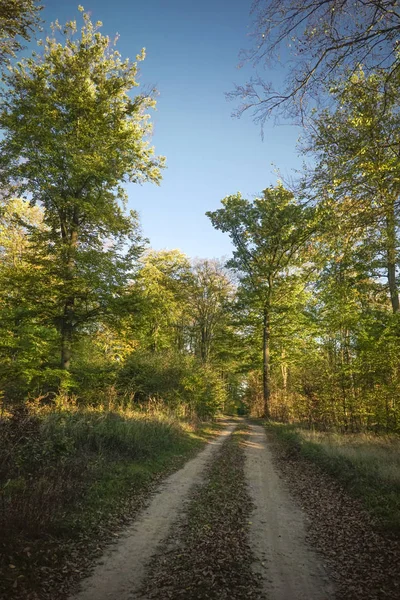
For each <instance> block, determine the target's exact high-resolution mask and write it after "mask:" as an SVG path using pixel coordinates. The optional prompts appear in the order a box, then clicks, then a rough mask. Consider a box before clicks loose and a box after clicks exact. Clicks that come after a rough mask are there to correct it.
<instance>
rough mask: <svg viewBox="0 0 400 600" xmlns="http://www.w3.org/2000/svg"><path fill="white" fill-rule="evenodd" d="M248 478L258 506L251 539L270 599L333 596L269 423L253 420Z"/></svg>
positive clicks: (308, 599) (322, 599) (316, 599)
mask: <svg viewBox="0 0 400 600" xmlns="http://www.w3.org/2000/svg"><path fill="white" fill-rule="evenodd" d="M245 444H246V458H247V469H246V476H247V483H248V486H249V490H250V496H251V498H252V500H253V503H254V510H253V514H252V517H251V523H250V539H251V542H252V547H253V552H254V553H255V555H256V556H257V558H258V561H259V562H258V564H257V565H255V568H256V569H257V571H258V572H259V573H260V574H261V576H262V578H263V582H264V589H265V593H266V596H267V598H268V600H328V599H331V598H333V596H334V594H333V588H332V585H331V584H330V583H329V580H328V577H327V574H326V572H325V570H324V567H323V565H322V563H321V561H320V559H319V557H318V556H317V555H316V554H315V553H314V552H313V550H312V549H311V548H309V547H308V546H307V544H306V542H305V527H304V517H303V513H302V512H301V510H300V509H299V508H298V507H297V506H296V504H295V503H294V502H293V500H292V499H291V497H290V496H289V494H288V492H287V490H286V487H285V486H284V484H283V483H282V480H281V479H280V478H279V476H278V474H277V472H276V470H275V468H274V466H273V464H272V460H271V453H270V450H269V448H268V442H267V438H266V435H265V429H264V427H261V426H260V425H251V433H250V435H249V439H248V441H247V442H246V443H245Z"/></svg>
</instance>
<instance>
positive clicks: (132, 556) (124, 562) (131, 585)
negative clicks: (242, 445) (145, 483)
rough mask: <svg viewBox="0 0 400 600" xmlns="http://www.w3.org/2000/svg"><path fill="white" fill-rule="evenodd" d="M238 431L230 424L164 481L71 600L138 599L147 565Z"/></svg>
mask: <svg viewBox="0 0 400 600" xmlns="http://www.w3.org/2000/svg"><path fill="white" fill-rule="evenodd" d="M234 428H235V425H234V424H228V426H227V428H226V429H225V430H224V431H223V433H221V434H220V435H219V436H218V437H217V438H215V439H214V440H212V441H210V442H208V444H207V446H206V448H205V449H204V450H203V451H202V452H201V453H200V454H198V455H197V456H196V457H195V458H194V459H192V460H190V461H189V462H187V463H186V465H185V466H184V467H183V468H182V469H180V470H179V471H177V472H176V473H174V474H173V475H171V476H170V477H168V478H167V479H166V480H165V481H164V483H163V484H162V485H161V486H160V487H159V489H158V491H157V493H156V495H155V496H154V497H153V499H152V501H151V502H150V504H149V506H148V507H147V508H146V509H145V510H144V511H143V512H142V513H141V514H140V515H139V516H138V518H137V519H136V520H135V522H134V523H133V524H132V526H131V527H129V529H128V530H127V531H126V532H125V534H124V536H123V537H122V538H120V540H119V542H118V544H116V545H115V546H112V547H110V548H109V550H108V551H107V552H106V554H105V555H104V556H103V558H102V560H101V561H100V562H99V563H98V565H97V566H96V567H95V569H94V571H93V574H92V575H91V576H90V577H88V578H87V579H85V580H84V581H83V582H82V585H81V590H80V591H79V592H78V593H77V594H76V595H74V596H72V597H71V599H70V600H133V599H134V598H136V597H137V595H136V592H137V590H138V588H139V586H140V584H141V582H142V579H143V576H144V572H145V567H146V565H147V564H148V563H149V561H150V559H151V557H152V556H153V555H154V554H155V552H156V549H157V546H158V545H159V544H160V543H161V542H162V541H163V540H164V539H165V537H166V536H167V534H168V531H169V530H170V528H171V526H172V525H173V523H174V522H175V521H176V519H177V518H178V517H179V515H180V514H181V513H182V511H183V505H184V502H185V499H186V498H187V496H188V493H189V491H190V489H191V488H192V486H194V485H196V484H198V483H200V482H201V478H202V474H203V471H204V469H205V467H206V466H207V464H208V463H209V461H210V460H211V458H212V455H213V454H214V453H215V451H216V450H217V449H218V448H219V447H220V446H221V444H222V443H223V442H224V440H225V439H226V438H227V436H229V435H230V434H231V433H232V431H233V429H234Z"/></svg>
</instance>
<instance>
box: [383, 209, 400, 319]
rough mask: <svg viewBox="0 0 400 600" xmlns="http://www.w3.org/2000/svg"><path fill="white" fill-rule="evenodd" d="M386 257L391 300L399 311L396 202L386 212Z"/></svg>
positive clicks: (396, 311) (393, 308) (393, 307)
mask: <svg viewBox="0 0 400 600" xmlns="http://www.w3.org/2000/svg"><path fill="white" fill-rule="evenodd" d="M386 257H387V278H388V283H389V292H390V301H391V303H392V310H393V313H398V312H399V311H400V302H399V290H398V287H397V282H396V220H395V214H394V203H391V205H390V206H389V208H388V211H387V213H386Z"/></svg>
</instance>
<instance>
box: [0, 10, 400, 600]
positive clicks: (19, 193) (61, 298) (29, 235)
mask: <svg viewBox="0 0 400 600" xmlns="http://www.w3.org/2000/svg"><path fill="white" fill-rule="evenodd" d="M1 4H2V6H1V8H0V64H1V69H2V85H1V88H0V129H1V132H2V136H1V139H0V180H1V184H0V185H1V198H0V203H1V204H0V285H1V294H0V404H1V409H0V412H1V415H0V436H1V437H0V454H1V460H0V479H1V481H2V485H3V489H2V492H1V502H2V504H1V508H0V515H1V517H0V522H1V524H2V527H4V528H5V531H8V534H9V535H8V537H7V536H6V537H7V542H6V547H7V553H8V556H12V557H13V556H14V557H15V553H18V552H20V550H21V544H22V543H23V542H22V541H21V539H22V538H21V536H22V534H21V523H24V522H25V523H27V522H29V526H28V529H30V532H29V535H30V536H32V539H33V538H35V535H36V533H35V532H37V531H38V529H41V528H42V527H44V526H45V527H47V528H50V530H51V532H52V534H51V535H53V536H57V535H61V533H60V531H62V530H63V527H65V522H64V521H63V519H64V520H65V519H67V522H70V523H72V521H73V517H72V516H71V515H69V516H68V510H69V509H68V505H69V504H71V505H74V503H76V502H77V498H78V497H81V496H80V494H82V489H83V487H84V485H87V481H89V482H93V481H97V484H96V485H98V486H100V487H98V488H96V490H97V491H96V494H97V495H96V494H95V496H96V499H93V498H94V497H95V496H93V498H92V500H90V501H91V502H92V505H91V507H92V508H91V509H90V510H91V512H92V513H93V515H94V514H95V513H96V514H97V515H98V516H97V517H95V516H93V518H92V520H90V523H89V522H86V521H85V522H79V528H80V530H81V531H86V529H87V530H88V531H89V530H91V528H93V527H94V526H96V527H97V526H99V523H100V520H101V515H102V514H103V513H102V512H101V511H103V510H108V509H107V508H104V506H103V504H101V506H100V505H99V506H98V505H97V504H96V503H98V502H100V500H99V497H100V496H101V495H102V494H103V496H104V498H105V500H104V502H105V503H106V504H107V502H109V503H114V502H116V500H115V497H116V495H117V494H122V492H123V491H124V490H125V489H127V488H128V487H129V485H130V484H129V483H128V479H129V469H130V468H131V467H130V466H129V464H128V462H127V461H128V459H131V458H134V459H135V460H137V459H140V457H145V458H146V460H150V463H149V464H150V466H149V465H147V466H146V469H147V471H146V473H144V472H143V473H142V474H141V476H140V477H141V479H140V477H139V475H137V473H136V475H133V474H132V473H131V476H132V477H133V476H135V477H138V478H139V479H140V481H141V483H140V485H144V484H143V481H144V480H145V479H146V477H148V478H149V477H150V475H151V476H153V475H154V474H155V473H156V472H157V473H159V472H162V471H163V469H164V468H165V464H166V462H168V461H171V460H175V461H176V460H177V456H178V455H179V456H181V457H182V456H184V455H185V456H189V454H190V453H193V452H194V450H196V448H197V449H198V447H199V445H200V440H204V439H206V438H207V437H208V436H210V435H213V434H214V433H215V431H214V430H215V428H216V427H218V425H217V424H215V419H216V417H219V416H220V415H221V414H228V415H239V416H243V415H245V416H248V417H262V418H263V419H267V420H270V421H272V422H279V423H284V424H295V425H296V426H301V427H304V428H307V429H309V430H311V431H314V432H321V435H325V434H326V433H332V432H336V433H340V434H349V435H350V434H362V433H364V434H368V435H369V434H371V435H375V434H381V435H383V434H384V435H387V434H393V435H394V434H398V433H399V431H400V401H399V396H400V299H399V262H400V254H399V194H400V156H399V148H400V137H399V136H400V111H399V103H400V91H399V90H400V71H399V69H398V64H399V63H398V61H399V45H398V43H396V44H394V49H392V50H390V52H388V54H387V55H386V56H385V57H384V58H382V60H380V59H379V58H377V59H376V57H375V55H372V54H371V52H372V51H371V52H370V49H369V46H367V44H368V43H371V44H372V43H374V40H376V39H379V41H380V42H381V45H382V47H383V48H384V49H385V48H386V46H385V44H386V45H388V44H389V45H390V43H391V41H392V40H393V36H392V37H390V36H391V35H392V34H390V35H389V34H388V33H387V31H389V29H390V27H389V25H390V23H391V21H390V23H389V24H387V28H386V29H385V28H384V27H383V26H382V28H381V29H379V30H378V33H377V32H376V30H373V31H375V34H376V36H377V37H373V36H372V37H371V38H370V39H368V38H367V37H366V36H363V35H362V31H361V29H359V30H358V33H357V35H358V38H355V41H354V40H353V45H352V46H351V45H350V44H348V45H347V47H350V48H351V49H353V50H354V56H351V58H352V62H351V61H349V60H348V59H349V54H346V55H345V54H343V55H340V56H338V55H337V54H334V55H333V56H332V57H331V56H330V55H329V54H328V52H326V53H324V54H323V55H322V56H323V60H322V59H321V61H322V62H321V63H312V62H311V63H308V65H309V69H310V70H309V71H308V72H307V70H305V71H302V72H303V74H304V73H305V74H304V79H303V80H302V81H301V82H300V83H299V86H298V88H297V89H294V88H293V85H292V87H290V85H291V84H290V82H289V87H290V90H292V92H291V93H290V94H289V93H287V92H285V91H284V90H283V91H282V94H281V95H278V94H274V93H273V92H272V91H270V90H271V88H270V87H268V84H267V83H266V82H263V81H255V80H253V83H250V84H248V86H247V87H237V89H236V90H234V91H233V92H231V94H230V95H231V96H232V97H236V98H238V97H240V98H242V99H243V104H242V105H241V107H240V108H239V112H242V113H246V112H249V111H253V116H254V118H255V120H256V122H257V123H258V125H259V126H261V127H263V123H265V121H266V120H267V119H268V118H269V116H270V114H275V113H274V111H275V112H276V111H279V110H280V111H286V114H290V115H291V117H292V118H293V120H295V121H296V122H297V123H299V122H300V123H301V124H302V135H301V140H300V142H299V146H298V152H299V153H300V155H301V156H302V157H303V158H304V168H303V170H302V171H301V172H299V173H296V174H295V176H294V177H293V178H292V179H291V180H290V181H288V180H285V178H284V177H283V178H281V179H279V180H278V181H277V182H276V184H275V185H274V186H271V185H268V184H267V183H266V187H265V189H263V190H257V189H254V190H253V194H254V196H250V197H245V196H244V195H243V194H242V193H240V192H237V193H234V194H229V190H227V194H228V195H226V197H225V198H223V199H221V204H220V208H218V209H217V210H213V211H208V212H207V217H208V218H209V221H210V223H211V225H212V226H213V227H214V228H215V229H216V230H219V231H220V232H223V233H224V234H225V235H226V236H229V238H230V240H231V242H232V247H233V252H232V256H231V257H228V259H227V260H224V259H216V258H215V259H212V258H191V257H190V256H187V255H186V254H184V253H183V252H181V251H180V250H179V249H175V250H169V249H168V250H167V249H165V250H155V249H153V248H152V247H151V240H150V241H149V240H148V239H147V238H146V232H145V231H143V230H142V227H141V224H140V219H139V215H138V213H137V212H135V210H128V209H127V203H128V196H127V193H126V189H125V188H126V184H127V182H130V183H134V184H138V185H140V184H143V183H151V184H154V185H161V186H162V177H163V172H164V168H165V167H166V165H167V159H168V157H166V158H165V157H163V156H159V155H158V154H157V152H156V149H155V148H153V146H152V140H151V136H152V122H151V119H152V114H153V113H152V111H153V110H154V109H155V107H156V93H155V91H152V90H145V89H142V88H141V87H140V85H139V80H140V77H139V73H140V71H141V70H144V71H145V69H146V55H145V51H144V50H140V49H138V54H137V56H136V58H135V59H134V60H133V61H132V60H131V59H130V58H126V57H125V56H121V55H120V53H119V52H118V50H117V47H118V44H117V45H115V44H114V43H113V41H112V40H111V38H110V37H109V36H108V35H106V34H105V33H103V31H102V23H101V22H96V21H93V20H92V16H91V14H89V13H88V12H85V10H84V9H83V8H82V7H79V14H78V16H77V17H76V20H75V17H74V14H76V9H74V11H72V10H71V13H72V14H71V18H72V20H71V21H69V22H67V23H66V24H60V23H58V22H55V23H54V24H53V25H52V31H51V33H50V34H49V35H48V36H47V37H45V38H44V39H43V40H41V41H39V46H38V49H37V50H36V51H34V52H33V53H31V54H29V53H26V52H25V53H24V52H22V49H23V46H24V45H26V43H28V41H29V40H30V39H31V38H32V37H38V38H40V20H41V7H40V6H39V5H38V4H37V3H36V2H35V1H33V0H5V1H3V2H2V3H1ZM278 4H279V3H278ZM283 4H284V5H285V6H286V5H290V6H289V8H288V11H289V12H288V13H287V14H288V15H289V16H290V18H291V19H292V20H293V19H295V18H299V19H300V18H301V15H300V13H299V15H298V16H297V17H296V14H295V13H293V3H291V2H288V3H286V2H285V3H283ZM298 4H299V5H301V4H302V3H298ZM311 4H313V5H315V7H317V6H320V5H322V4H324V3H318V2H315V3H311ZM336 4H338V3H336V2H329V3H328V5H329V6H331V5H332V6H334V7H335V6H336ZM344 4H346V3H344ZM367 4H368V3H367ZM370 4H374V6H375V5H376V3H370ZM378 4H379V5H382V6H383V5H385V6H386V4H387V3H385V2H382V3H378ZM264 5H268V7H269V8H268V10H269V11H273V10H276V11H278V10H279V9H278V7H277V5H276V4H275V2H267V3H264V2H261V1H260V2H255V9H254V10H255V11H256V12H255V13H254V12H253V16H254V15H255V17H254V18H255V19H256V24H257V23H258V25H259V27H260V29H259V31H258V32H256V35H261V33H260V32H261V30H262V31H265V29H263V27H264V25H265V23H266V22H268V15H271V14H272V13H268V14H267V12H266V11H267V9H266V8H265V6H264ZM299 10H300V9H299ZM316 10H318V9H317V8H316ZM332 10H334V8H332ZM257 11H258V12H257ZM291 11H292V12H291ZM274 14H275V15H276V14H277V13H274ZM96 16H97V15H96ZM286 16H287V15H286ZM364 16H365V15H364ZM392 17H393V15H392ZM392 17H390V18H392ZM394 18H395V17H393V19H394ZM257 19H258V21H257ZM388 19H389V17H388ZM388 22H389V21H388ZM396 23H397V25H396V27H397V29H396V27H395V26H393V27H392V29H390V31H392V30H393V31H395V32H396V31H397V33H398V29H399V24H398V15H397V21H396ZM375 25H377V22H374V23H373V24H372V25H371V27H375ZM281 26H282V27H285V18H284V16H282V22H281ZM331 26H332V29H331V30H330V33H332V32H336V33H337V32H338V31H339V30H338V29H336V25H335V24H331ZM375 34H374V35H375ZM262 35H264V34H262ZM268 35H270V37H269V40H270V44H271V47H270V48H268V49H266V50H265V48H264V47H263V46H262V44H263V43H264V42H261V43H260V44H259V45H258V46H257V44H258V41H257V37H256V40H255V50H253V55H252V57H251V59H252V60H253V61H257V60H263V59H264V56H265V53H266V52H267V51H269V50H271V52H272V51H273V50H274V49H275V50H276V44H278V43H280V42H281V41H282V39H283V37H282V36H283V35H284V31H283V30H279V31H277V32H275V35H276V36H277V38H276V39H275V38H273V37H271V36H273V35H274V32H269V33H268ZM268 35H267V37H268ZM332 35H333V33H332ZM393 35H394V34H393ZM321 40H322V41H321ZM382 40H383V41H382ZM339 42H340V40H339ZM296 43H299V44H300V43H301V44H303V47H304V48H305V51H307V49H308V50H309V49H310V47H311V46H312V45H313V44H315V50H314V56H318V52H320V50H321V46H320V45H318V44H322V43H323V34H322V33H321V31H319V30H318V27H317V28H316V29H315V30H314V32H313V30H312V29H311V25H310V26H309V28H308V29H307V30H306V32H305V33H303V38H302V39H301V40H300V41H299V40H297V42H296ZM335 43H336V48H339V49H340V47H341V46H340V44H339V43H338V40H335ZM307 44H308V46H307ZM357 44H358V45H357ZM333 45H334V44H333V42H332V46H333ZM274 46H275V48H274ZM342 47H344V46H342ZM390 47H392V46H390ZM257 53H258V54H257ZM371 56H373V57H374V61H372V62H371V61H369V58H370V57H371ZM363 57H365V58H364V59H363ZM233 59H234V57H233ZM324 61H325V62H324ZM310 65H311V66H310ZM321 69H325V71H324V76H323V75H322V71H321ZM327 73H328V75H327ZM295 77H296V75H295V74H294V78H295ZM297 81H299V79H298V78H297ZM310 82H311V83H312V84H313V85H314V87H312V88H310V85H311V84H310ZM257 86H258V87H260V86H261V87H262V89H263V90H264V93H265V97H264V98H263V99H262V101H260V100H259V99H260V92H259V89H257ZM321 90H322V92H321ZM321 94H322V96H323V102H319V100H318V99H319V98H320V97H321ZM213 431H214V433H213ZM171 446H174V450H173V452H172V451H171ZM171 452H172V453H173V454H174V456H173V457H172V456H171ZM99 456H100V457H101V458H99ZM160 456H162V457H164V458H163V459H162V460H163V461H164V462H163V464H159V463H158V462H157V461H159V457H160ZM179 456H178V458H179ZM151 461H153V462H151ZM118 462H120V463H121V464H123V465H124V466H123V467H121V469H125V471H123V472H122V471H121V472H120V477H119V479H118V482H117V483H116V481H115V479H113V478H112V477H113V476H112V472H113V470H114V469H115V465H116V464H117V463H118ZM100 471H101V472H102V477H103V479H102V480H101V481H100V483H98V481H99V480H98V479H97V480H96V477H98V474H99V472H100ZM82 473H84V474H85V479H86V480H87V481H86V483H84V482H83V481H82ZM104 477H105V478H106V479H107V478H108V479H107V481H108V483H107V481H106V479H104ZM139 479H138V481H139ZM142 480H143V481H142ZM107 485H108V486H109V487H113V486H115V490H114V491H111V490H110V489H108V488H107ZM146 485H147V484H146ZM82 486H83V487H82ZM106 488H107V490H106ZM102 489H103V492H104V493H103V492H102V491H101V490H102ZM99 490H100V491H99ZM113 494H114V495H113ZM39 506H46V507H47V514H46V518H45V519H44V517H43V511H40V512H41V514H38V507H39ZM96 511H97V512H96ZM88 512H89V511H88ZM74 514H75V513H74ZM66 515H67V516H66ZM99 515H100V516H99ZM85 518H86V517H85ZM43 519H44V520H43ZM68 519H70V521H68ZM96 519H97V520H96ZM44 523H45V525H44ZM60 523H61V525H60ZM74 526H76V527H77V525H76V523H75V525H74ZM70 527H71V528H73V525H72V524H71V525H70ZM52 528H53V529H52ZM85 528H86V529H85ZM25 535H26V532H25V533H24V536H25ZM27 553H29V550H28V551H27V552H26V553H25V554H27ZM7 561H8V562H10V559H9V558H6V562H7ZM13 561H14V562H16V561H17V559H15V560H14V559H13ZM21 561H22V562H21ZM24 561H25V562H26V556H25V557H24V558H23V559H21V560H20V563H18V564H17V568H21V569H22V566H21V565H22V564H25V563H24ZM24 568H25V567H24ZM8 581H9V584H10V586H11V587H12V586H14V587H13V589H14V591H15V589H17V588H18V590H19V589H20V588H21V585H22V584H21V583H18V585H17V584H15V581H18V580H17V579H15V580H14V579H13V573H11V575H10V578H9V580H8ZM23 585H25V584H23ZM23 585H22V587H23ZM11 587H10V589H11ZM7 589H8V588H7ZM24 589H25V588H24ZM7 593H11V592H10V591H8V592H7ZM12 593H14V592H12ZM8 597H11V596H8ZM32 597H33V596H32ZM38 597H39V596H38ZM40 597H42V596H40ZM43 597H45V596H43ZM46 597H47V596H46ZM49 597H51V596H49Z"/></svg>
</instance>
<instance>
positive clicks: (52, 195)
mask: <svg viewBox="0 0 400 600" xmlns="http://www.w3.org/2000/svg"><path fill="white" fill-rule="evenodd" d="M83 20H84V25H83V27H82V29H81V30H80V33H79V35H77V24H76V22H75V21H71V22H70V23H67V24H66V25H65V27H61V26H60V25H59V24H58V23H56V24H55V25H54V27H53V37H49V38H47V39H46V41H45V43H44V49H43V55H42V56H40V57H39V56H36V55H34V56H32V57H31V58H27V59H24V60H22V61H21V62H20V63H18V64H17V65H16V66H15V67H13V68H12V69H11V72H10V74H9V75H7V76H6V78H5V79H6V84H7V88H6V90H5V91H4V92H3V93H2V98H1V100H2V104H1V111H0V126H1V128H2V129H3V132H4V137H3V139H2V141H1V144H0V146H1V172H2V177H3V184H4V186H5V187H6V189H11V190H14V191H15V192H17V193H18V195H25V196H26V197H29V198H31V203H32V204H33V203H40V206H41V207H42V208H43V223H44V227H43V228H41V229H40V230H39V229H38V228H36V230H34V231H33V232H32V233H31V239H32V245H33V248H34V250H35V252H34V255H33V256H32V257H31V259H30V263H31V270H30V273H29V274H30V275H31V278H30V279H29V280H28V281H27V283H26V285H27V287H28V288H29V290H30V294H31V296H32V297H33V298H35V297H36V300H37V302H40V303H41V304H42V307H41V308H42V312H41V315H40V316H41V319H42V320H44V321H45V322H46V324H47V325H53V326H55V327H56V329H57V330H58V332H59V335H60V344H61V367H62V368H69V366H70V360H71V355H72V343H73V340H74V338H75V337H76V335H77V334H78V333H80V332H81V331H82V329H83V328H85V327H87V326H88V324H89V323H90V322H92V321H93V320H95V319H96V318H98V316H99V315H100V314H103V313H104V312H107V310H108V305H109V303H110V301H111V299H112V298H114V297H115V296H116V295H118V293H119V290H120V289H121V287H122V285H123V284H125V283H126V278H127V274H128V272H129V271H130V269H131V262H132V260H133V259H134V258H135V257H136V256H137V255H138V253H140V250H141V238H140V233H139V230H138V222H137V215H136V214H135V213H134V212H131V214H130V215H126V214H125V213H124V210H123V205H124V202H125V200H126V194H125V191H124V189H123V187H122V184H123V183H124V182H125V181H126V180H129V181H132V182H143V181H154V182H156V183H158V182H159V180H160V177H161V176H160V168H161V167H162V166H163V159H161V158H157V157H154V155H153V149H152V148H151V146H150V144H149V141H148V137H149V134H150V131H151V127H150V124H149V120H148V110H149V108H151V107H153V106H154V104H155V103H154V100H153V99H152V98H150V97H148V96H145V95H139V96H137V97H136V98H133V99H132V98H131V97H130V96H129V92H130V91H131V90H132V89H133V88H135V87H136V86H137V85H138V83H137V73H138V66H137V62H130V61H129V60H126V61H122V60H121V58H120V55H119V53H118V52H117V51H115V50H114V49H113V48H112V44H111V42H110V40H109V38H108V37H106V36H103V35H102V34H101V33H100V32H99V31H98V30H99V27H100V25H101V23H97V24H95V25H94V24H93V23H92V22H91V21H90V18H89V16H88V15H87V14H83ZM59 38H60V39H59ZM143 58H144V52H142V53H141V54H140V55H139V56H138V57H137V59H138V61H140V60H142V59H143ZM21 121H23V123H24V126H23V127H21ZM127 245H129V250H128V252H127V250H126V246H127ZM33 273H34V275H35V276H34V277H33ZM44 289H46V290H47V295H46V297H45V298H43V290H44Z"/></svg>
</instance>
